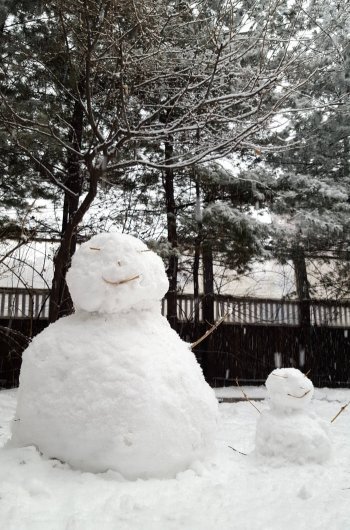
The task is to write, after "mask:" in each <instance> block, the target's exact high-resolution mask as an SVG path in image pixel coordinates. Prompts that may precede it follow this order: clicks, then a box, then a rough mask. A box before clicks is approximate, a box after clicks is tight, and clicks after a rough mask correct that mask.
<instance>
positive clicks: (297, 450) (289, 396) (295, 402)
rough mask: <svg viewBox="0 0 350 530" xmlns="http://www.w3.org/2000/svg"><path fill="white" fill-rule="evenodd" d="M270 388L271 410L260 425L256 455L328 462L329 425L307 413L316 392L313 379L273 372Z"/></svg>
mask: <svg viewBox="0 0 350 530" xmlns="http://www.w3.org/2000/svg"><path fill="white" fill-rule="evenodd" d="M266 387H267V391H268V394H269V398H270V402H269V403H270V408H269V409H267V410H264V411H262V413H261V415H260V417H259V419H258V422H257V427H256V438H255V454H256V455H259V456H264V457H273V458H277V459H280V460H283V461H288V462H294V463H298V464H304V463H306V462H315V463H322V462H325V461H326V460H328V458H329V457H330V454H331V442H330V438H329V432H328V426H327V424H326V422H324V421H323V420H322V419H320V418H318V417H317V416H316V415H315V414H312V413H310V412H309V411H308V410H307V407H308V404H309V403H310V401H311V398H312V395H313V391H314V387H313V384H312V382H311V381H310V379H308V378H307V377H306V376H305V375H304V374H303V373H302V372H300V371H299V370H297V369H295V368H281V369H276V370H274V371H273V372H271V374H270V375H269V376H268V378H267V380H266Z"/></svg>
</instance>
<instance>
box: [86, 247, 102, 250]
mask: <svg viewBox="0 0 350 530" xmlns="http://www.w3.org/2000/svg"><path fill="white" fill-rule="evenodd" d="M89 249H90V250H101V249H100V248H97V247H89Z"/></svg>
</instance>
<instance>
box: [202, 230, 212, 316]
mask: <svg viewBox="0 0 350 530" xmlns="http://www.w3.org/2000/svg"><path fill="white" fill-rule="evenodd" d="M202 257H203V295H204V296H203V302H202V307H203V320H204V321H205V322H208V323H209V324H212V323H213V322H214V269H213V249H212V245H211V242H210V240H208V239H207V240H205V241H203V245H202Z"/></svg>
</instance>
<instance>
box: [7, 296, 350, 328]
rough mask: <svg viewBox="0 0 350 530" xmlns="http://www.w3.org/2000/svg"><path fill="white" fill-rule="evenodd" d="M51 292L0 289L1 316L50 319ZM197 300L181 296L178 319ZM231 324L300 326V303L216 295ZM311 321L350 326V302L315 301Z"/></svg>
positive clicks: (189, 317) (217, 311)
mask: <svg viewBox="0 0 350 530" xmlns="http://www.w3.org/2000/svg"><path fill="white" fill-rule="evenodd" d="M49 298H50V291H48V290H45V289H36V290H32V291H31V290H29V289H5V288H0V319H14V318H15V319H17V318H21V319H22V318H32V319H47V318H48V315H49ZM194 304H195V302H194V299H193V296H191V295H183V294H182V295H179V296H178V315H177V316H178V319H179V320H180V321H183V322H191V321H193V319H194ZM198 305H199V307H198V309H199V321H202V320H203V318H202V301H201V300H199V302H198ZM162 313H163V315H166V314H167V304H166V300H165V299H164V300H163V301H162ZM227 313H228V316H227V318H226V322H227V323H229V324H258V325H266V326H267V325H273V326H277V325H278V326H299V325H300V303H299V302H298V301H295V300H275V299H268V298H264V299H258V298H238V297H233V296H222V295H217V296H216V297H215V300H214V319H215V320H217V319H219V318H220V317H221V316H222V315H224V314H227ZM310 322H311V325H315V326H327V327H328V326H332V327H341V328H344V327H345V328H346V327H350V302H339V301H335V300H333V301H332V300H312V301H311V302H310Z"/></svg>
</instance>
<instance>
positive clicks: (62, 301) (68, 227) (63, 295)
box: [49, 101, 84, 322]
mask: <svg viewBox="0 0 350 530" xmlns="http://www.w3.org/2000/svg"><path fill="white" fill-rule="evenodd" d="M83 117H84V111H83V107H82V105H81V103H80V102H79V101H76V102H75V104H74V109H73V116H72V121H71V127H72V128H71V133H70V136H69V143H70V144H71V145H72V147H73V148H74V149H75V151H77V152H80V149H81V141H82V134H83ZM64 184H65V186H66V187H67V188H68V189H69V190H70V191H71V192H72V194H70V193H69V192H65V196H64V204H63V219H62V229H61V246H60V248H59V250H58V252H57V253H56V256H55V258H54V269H55V273H54V278H53V282H52V290H51V298H50V311H49V320H50V322H54V321H55V320H57V319H58V318H60V317H61V316H63V315H67V314H70V313H71V312H72V310H73V303H72V299H71V297H70V294H69V291H68V287H67V284H66V274H67V271H68V269H69V267H70V263H71V258H72V256H73V254H74V252H75V250H76V245H77V228H78V224H79V223H76V222H75V221H74V217H75V215H76V213H77V210H78V208H79V199H80V196H81V192H82V184H83V178H82V174H81V159H80V157H79V156H78V155H77V154H74V153H72V152H69V153H68V161H67V179H66V180H65V182H64Z"/></svg>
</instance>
